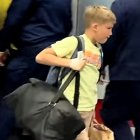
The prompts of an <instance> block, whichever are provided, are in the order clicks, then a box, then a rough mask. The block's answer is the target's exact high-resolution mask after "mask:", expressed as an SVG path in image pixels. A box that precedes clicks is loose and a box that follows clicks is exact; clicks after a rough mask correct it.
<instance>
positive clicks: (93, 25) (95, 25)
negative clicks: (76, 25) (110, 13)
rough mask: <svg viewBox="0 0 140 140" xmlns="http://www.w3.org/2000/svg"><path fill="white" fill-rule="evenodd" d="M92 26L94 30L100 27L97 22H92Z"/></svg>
mask: <svg viewBox="0 0 140 140" xmlns="http://www.w3.org/2000/svg"><path fill="white" fill-rule="evenodd" d="M91 27H92V29H93V30H94V31H96V30H97V29H98V24H97V23H92V25H91Z"/></svg>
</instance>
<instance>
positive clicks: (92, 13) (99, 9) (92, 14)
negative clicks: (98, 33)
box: [84, 5, 116, 28]
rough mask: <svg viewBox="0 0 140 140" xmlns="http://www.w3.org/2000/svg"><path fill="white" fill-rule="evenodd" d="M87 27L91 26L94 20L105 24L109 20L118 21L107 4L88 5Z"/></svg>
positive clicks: (86, 9) (86, 10)
mask: <svg viewBox="0 0 140 140" xmlns="http://www.w3.org/2000/svg"><path fill="white" fill-rule="evenodd" d="M84 20H85V27H86V28H87V27H89V26H90V25H91V24H92V23H93V22H97V23H99V24H104V23H107V22H112V23H116V16H115V14H114V13H113V12H112V11H111V10H110V9H108V8H107V7H105V6H102V5H100V6H95V5H92V6H87V7H86V8H85V12H84Z"/></svg>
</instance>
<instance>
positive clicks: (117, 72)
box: [101, 0, 140, 140]
mask: <svg viewBox="0 0 140 140" xmlns="http://www.w3.org/2000/svg"><path fill="white" fill-rule="evenodd" d="M139 4H140V1H139V0H133V1H132V0H115V1H114V2H113V3H112V6H111V10H112V11H113V12H114V13H115V15H116V17H117V23H116V25H115V26H114V28H113V35H112V36H111V38H110V39H109V40H108V41H107V42H106V44H104V45H103V52H104V65H105V66H106V65H109V78H110V83H109V84H108V86H107V88H106V92H105V97H104V100H103V107H102V110H101V116H102V119H103V121H104V123H105V124H106V125H107V126H108V127H109V128H111V129H112V130H113V131H114V135H115V140H140V54H139V52H140V39H139V36H140V18H139V17H140V8H139V6H138V5H139ZM129 120H132V121H133V124H134V127H135V137H134V136H133V135H132V132H131V129H130V125H129V123H128V121H129Z"/></svg>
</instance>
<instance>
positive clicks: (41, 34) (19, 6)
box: [0, 0, 72, 140]
mask: <svg viewBox="0 0 140 140" xmlns="http://www.w3.org/2000/svg"><path fill="white" fill-rule="evenodd" d="M71 28H72V21H71V0H27V1H26V0H12V2H11V5H10V7H9V9H8V13H7V17H6V20H5V23H4V26H3V28H2V29H1V30H0V63H1V64H2V65H4V61H5V52H6V51H7V50H9V52H10V55H9V58H8V62H7V63H6V65H5V68H6V72H5V73H6V74H5V77H4V80H3V83H2V84H3V87H2V88H1V89H0V96H1V98H2V97H3V96H4V95H7V94H9V93H11V92H12V91H13V90H15V89H16V88H17V87H19V86H20V85H22V84H24V83H26V82H28V79H29V78H30V77H35V78H38V79H41V80H45V79H46V76H47V73H48V70H49V66H43V65H40V64H37V63H36V62H35V56H36V55H37V54H38V53H39V52H40V51H41V50H43V49H44V48H45V47H46V46H49V45H50V44H52V43H53V42H56V41H57V40H60V39H62V38H64V37H66V36H68V35H69V33H70V31H71ZM11 43H12V44H13V45H14V46H16V48H17V50H14V51H11V49H10V44H11ZM10 114H11V115H10ZM3 118H5V119H3ZM10 118H11V121H10ZM13 118H14V117H13V114H12V113H10V111H9V109H7V107H6V105H5V103H3V101H0V122H1V123H0V130H1V131H0V140H7V139H8V136H9V135H8V134H9V131H11V130H9V128H11V127H10V126H9V125H10V124H9V122H11V123H12V122H13ZM4 120H5V121H4ZM7 122H8V123H7ZM8 124H9V125H8ZM7 131H8V132H7Z"/></svg>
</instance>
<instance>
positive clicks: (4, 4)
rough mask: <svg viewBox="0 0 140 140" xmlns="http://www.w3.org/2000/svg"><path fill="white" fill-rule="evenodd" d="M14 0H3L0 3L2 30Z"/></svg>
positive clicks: (0, 25) (0, 27)
mask: <svg viewBox="0 0 140 140" xmlns="http://www.w3.org/2000/svg"><path fill="white" fill-rule="evenodd" d="M11 1H12V0H1V1H0V29H2V27H3V24H4V21H5V18H6V15H7V10H8V8H9V6H10V4H11Z"/></svg>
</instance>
